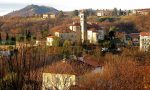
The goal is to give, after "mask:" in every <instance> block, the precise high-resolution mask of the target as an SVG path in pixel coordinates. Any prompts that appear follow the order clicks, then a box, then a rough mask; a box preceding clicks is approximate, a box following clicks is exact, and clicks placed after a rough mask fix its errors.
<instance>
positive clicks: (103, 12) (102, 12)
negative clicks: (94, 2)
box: [97, 9, 113, 17]
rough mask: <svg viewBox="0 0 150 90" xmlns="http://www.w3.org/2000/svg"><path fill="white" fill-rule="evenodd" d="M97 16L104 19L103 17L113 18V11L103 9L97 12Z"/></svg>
mask: <svg viewBox="0 0 150 90" xmlns="http://www.w3.org/2000/svg"><path fill="white" fill-rule="evenodd" d="M97 16H99V17H102V16H113V10H109V9H101V10H98V11H97Z"/></svg>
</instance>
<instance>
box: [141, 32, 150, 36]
mask: <svg viewBox="0 0 150 90" xmlns="http://www.w3.org/2000/svg"><path fill="white" fill-rule="evenodd" d="M140 35H141V36H150V32H141V33H140Z"/></svg>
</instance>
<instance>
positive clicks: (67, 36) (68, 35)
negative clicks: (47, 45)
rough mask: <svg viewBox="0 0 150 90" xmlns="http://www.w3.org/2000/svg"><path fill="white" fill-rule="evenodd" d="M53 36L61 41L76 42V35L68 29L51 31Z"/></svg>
mask: <svg viewBox="0 0 150 90" xmlns="http://www.w3.org/2000/svg"><path fill="white" fill-rule="evenodd" d="M53 33H54V36H57V37H59V38H61V40H62V41H65V40H69V41H71V42H76V41H77V33H76V32H74V31H72V30H70V29H69V28H65V29H60V30H55V31H53Z"/></svg>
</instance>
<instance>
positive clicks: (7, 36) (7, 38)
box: [6, 33, 9, 41]
mask: <svg viewBox="0 0 150 90" xmlns="http://www.w3.org/2000/svg"><path fill="white" fill-rule="evenodd" d="M8 40H9V35H8V33H6V41H8Z"/></svg>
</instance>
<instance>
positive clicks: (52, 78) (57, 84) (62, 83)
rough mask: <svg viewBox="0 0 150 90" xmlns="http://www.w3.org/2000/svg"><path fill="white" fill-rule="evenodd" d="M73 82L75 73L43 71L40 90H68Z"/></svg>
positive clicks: (74, 81) (74, 82)
mask: <svg viewBox="0 0 150 90" xmlns="http://www.w3.org/2000/svg"><path fill="white" fill-rule="evenodd" d="M75 84H76V77H75V75H70V74H54V73H43V82H42V90H69V88H70V86H72V85H75Z"/></svg>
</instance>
